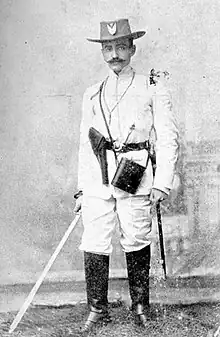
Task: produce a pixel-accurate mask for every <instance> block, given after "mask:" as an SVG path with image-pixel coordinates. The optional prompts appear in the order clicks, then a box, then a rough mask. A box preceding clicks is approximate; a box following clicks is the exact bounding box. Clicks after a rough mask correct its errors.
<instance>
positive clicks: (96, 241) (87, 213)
mask: <svg viewBox="0 0 220 337" xmlns="http://www.w3.org/2000/svg"><path fill="white" fill-rule="evenodd" d="M82 220H83V226H84V231H83V235H82V242H81V245H80V250H82V251H86V252H90V253H96V254H103V255H109V254H111V252H112V235H113V233H114V231H115V228H116V225H117V223H118V224H119V230H120V243H121V246H122V249H123V250H124V251H125V252H133V251H138V250H140V249H142V248H144V247H145V246H147V245H149V244H150V241H149V240H148V234H149V233H150V232H151V227H152V213H151V202H150V200H149V196H146V195H144V196H143V195H134V196H133V195H132V196H130V195H129V196H128V197H123V198H117V199H116V198H114V197H113V196H112V197H111V198H109V199H107V200H105V199H101V198H98V197H93V196H83V202H82Z"/></svg>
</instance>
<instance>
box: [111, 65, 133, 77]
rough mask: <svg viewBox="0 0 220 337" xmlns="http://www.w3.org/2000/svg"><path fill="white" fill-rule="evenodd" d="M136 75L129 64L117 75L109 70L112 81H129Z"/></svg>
mask: <svg viewBox="0 0 220 337" xmlns="http://www.w3.org/2000/svg"><path fill="white" fill-rule="evenodd" d="M133 73H134V69H133V68H132V67H131V66H130V65H129V64H128V65H127V66H126V67H124V68H123V69H122V71H121V72H120V73H119V74H118V75H117V74H116V73H115V72H114V71H113V70H111V69H110V70H109V78H110V79H128V78H130V77H131V76H132V75H133Z"/></svg>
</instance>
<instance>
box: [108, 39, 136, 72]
mask: <svg viewBox="0 0 220 337" xmlns="http://www.w3.org/2000/svg"><path fill="white" fill-rule="evenodd" d="M134 53H135V46H132V45H131V41H130V40H129V39H128V38H122V39H119V40H115V41H109V42H105V43H103V44H102V54H103V57H104V60H105V62H107V63H108V65H109V67H110V68H111V69H112V70H113V71H114V72H115V73H117V74H118V73H120V71H121V70H122V69H123V68H124V67H125V66H127V65H128V64H129V63H130V60H131V57H132V56H133V55H134Z"/></svg>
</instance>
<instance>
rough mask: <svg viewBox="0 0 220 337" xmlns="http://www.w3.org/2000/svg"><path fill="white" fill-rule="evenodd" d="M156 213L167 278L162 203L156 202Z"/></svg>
mask: <svg viewBox="0 0 220 337" xmlns="http://www.w3.org/2000/svg"><path fill="white" fill-rule="evenodd" d="M156 213H157V224H158V234H159V243H160V256H161V264H162V267H163V272H164V279H165V280H166V277H167V273H166V259H165V251H164V241H163V227H162V218H161V211H160V203H159V202H158V203H157V204H156Z"/></svg>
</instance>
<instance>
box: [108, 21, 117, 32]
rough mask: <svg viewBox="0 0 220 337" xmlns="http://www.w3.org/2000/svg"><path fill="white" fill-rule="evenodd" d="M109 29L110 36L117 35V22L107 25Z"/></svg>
mask: <svg viewBox="0 0 220 337" xmlns="http://www.w3.org/2000/svg"><path fill="white" fill-rule="evenodd" d="M107 28H108V32H109V34H111V35H115V33H116V29H117V26H116V22H111V23H107Z"/></svg>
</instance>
